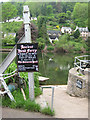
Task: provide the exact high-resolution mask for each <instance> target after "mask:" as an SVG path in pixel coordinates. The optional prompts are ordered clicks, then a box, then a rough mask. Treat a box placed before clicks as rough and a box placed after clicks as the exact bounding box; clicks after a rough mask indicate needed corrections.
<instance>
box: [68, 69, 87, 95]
mask: <svg viewBox="0 0 90 120" xmlns="http://www.w3.org/2000/svg"><path fill="white" fill-rule="evenodd" d="M67 93H68V94H69V95H71V96H77V97H88V75H81V74H80V73H78V72H77V68H72V69H70V70H69V75H68V83H67Z"/></svg>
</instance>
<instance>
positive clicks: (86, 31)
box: [74, 26, 89, 40]
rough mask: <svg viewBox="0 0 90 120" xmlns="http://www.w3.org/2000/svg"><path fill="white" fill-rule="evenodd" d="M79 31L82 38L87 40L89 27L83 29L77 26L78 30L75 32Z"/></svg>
mask: <svg viewBox="0 0 90 120" xmlns="http://www.w3.org/2000/svg"><path fill="white" fill-rule="evenodd" d="M77 29H78V30H79V32H80V36H81V37H83V38H84V39H85V40H86V39H87V38H88V34H89V30H88V27H85V28H83V27H78V26H76V29H75V30H74V31H76V30H77Z"/></svg>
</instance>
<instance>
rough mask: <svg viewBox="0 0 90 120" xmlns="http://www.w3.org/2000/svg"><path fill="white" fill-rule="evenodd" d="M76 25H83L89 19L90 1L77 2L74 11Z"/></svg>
mask: <svg viewBox="0 0 90 120" xmlns="http://www.w3.org/2000/svg"><path fill="white" fill-rule="evenodd" d="M72 17H73V19H74V22H75V23H76V25H79V26H82V25H83V24H85V21H86V20H87V19H88V3H76V4H75V6H74V10H73V13H72Z"/></svg>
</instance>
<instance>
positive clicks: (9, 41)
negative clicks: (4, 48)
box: [2, 35, 15, 45]
mask: <svg viewBox="0 0 90 120" xmlns="http://www.w3.org/2000/svg"><path fill="white" fill-rule="evenodd" d="M2 44H3V45H7V44H15V38H14V37H13V36H12V35H9V36H6V37H5V38H4V39H3V40H2Z"/></svg>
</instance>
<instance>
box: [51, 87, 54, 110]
mask: <svg viewBox="0 0 90 120" xmlns="http://www.w3.org/2000/svg"><path fill="white" fill-rule="evenodd" d="M53 98H54V87H52V100H51V111H52V112H53Z"/></svg>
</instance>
